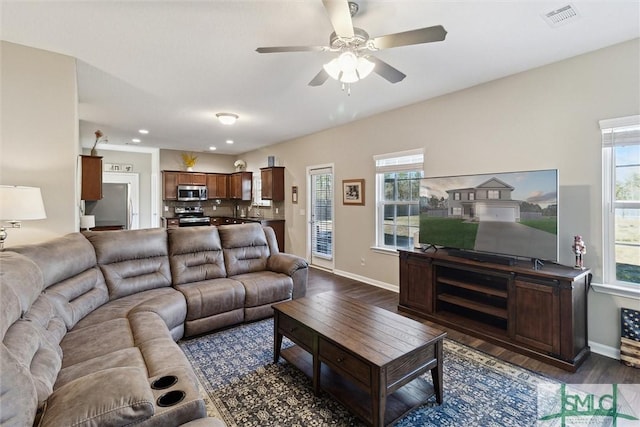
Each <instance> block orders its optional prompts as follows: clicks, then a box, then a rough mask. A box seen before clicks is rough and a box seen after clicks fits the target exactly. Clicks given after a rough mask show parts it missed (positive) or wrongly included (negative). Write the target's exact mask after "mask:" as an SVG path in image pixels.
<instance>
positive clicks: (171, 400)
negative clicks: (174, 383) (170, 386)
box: [156, 390, 187, 407]
mask: <svg viewBox="0 0 640 427" xmlns="http://www.w3.org/2000/svg"><path fill="white" fill-rule="evenodd" d="M186 395H187V394H186V393H185V392H184V391H182V390H171V391H170V392H168V393H165V394H163V395H162V396H160V397H159V398H158V400H157V401H156V403H157V404H158V406H162V407H166V406H173V405H175V404H177V403H179V402H181V401H182V399H184V397H185V396H186Z"/></svg>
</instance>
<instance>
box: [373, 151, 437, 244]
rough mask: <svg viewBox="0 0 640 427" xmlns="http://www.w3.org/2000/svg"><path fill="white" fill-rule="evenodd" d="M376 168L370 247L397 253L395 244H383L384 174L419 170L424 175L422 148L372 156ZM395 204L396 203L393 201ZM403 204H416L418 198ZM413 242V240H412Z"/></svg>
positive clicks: (385, 204)
mask: <svg viewBox="0 0 640 427" xmlns="http://www.w3.org/2000/svg"><path fill="white" fill-rule="evenodd" d="M373 160H374V164H375V168H376V180H375V181H376V193H375V194H376V232H375V245H374V246H373V247H372V249H375V250H378V251H381V252H387V253H393V254H397V249H406V248H399V247H397V246H390V245H385V244H384V208H385V206H387V203H384V202H383V199H384V175H385V174H386V173H394V172H412V171H413V172H420V175H421V177H423V176H424V150H422V149H417V150H407V151H399V152H395V153H387V154H380V155H376V156H373ZM394 204H395V205H397V204H398V203H394ZM403 204H418V205H419V200H416V201H414V202H407V203H403ZM414 243H415V242H414Z"/></svg>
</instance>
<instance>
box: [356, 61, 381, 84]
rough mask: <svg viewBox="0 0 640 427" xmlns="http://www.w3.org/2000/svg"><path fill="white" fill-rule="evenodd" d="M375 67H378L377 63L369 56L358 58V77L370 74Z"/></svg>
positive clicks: (361, 77) (362, 77)
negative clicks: (369, 58) (368, 57)
mask: <svg viewBox="0 0 640 427" xmlns="http://www.w3.org/2000/svg"><path fill="white" fill-rule="evenodd" d="M375 67H376V64H374V63H373V62H371V61H369V60H368V59H367V58H363V57H360V58H358V67H357V68H356V71H357V72H358V77H360V79H364V78H365V77H367V76H368V75H369V74H371V72H372V71H373V69H374V68H375Z"/></svg>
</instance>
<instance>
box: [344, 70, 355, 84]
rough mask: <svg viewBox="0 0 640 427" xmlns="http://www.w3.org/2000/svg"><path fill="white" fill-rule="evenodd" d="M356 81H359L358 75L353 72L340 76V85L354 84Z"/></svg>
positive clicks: (346, 72)
mask: <svg viewBox="0 0 640 427" xmlns="http://www.w3.org/2000/svg"><path fill="white" fill-rule="evenodd" d="M358 80H360V78H359V77H358V73H357V72H356V71H355V70H353V71H345V72H343V73H342V74H341V75H340V81H341V82H342V83H355V82H357V81H358Z"/></svg>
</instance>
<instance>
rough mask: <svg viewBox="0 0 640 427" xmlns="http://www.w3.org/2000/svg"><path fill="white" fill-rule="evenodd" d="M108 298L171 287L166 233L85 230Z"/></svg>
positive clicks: (156, 229) (154, 230) (155, 230)
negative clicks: (93, 249) (103, 279)
mask: <svg viewBox="0 0 640 427" xmlns="http://www.w3.org/2000/svg"><path fill="white" fill-rule="evenodd" d="M83 234H84V235H85V236H86V238H87V239H88V240H89V241H90V242H91V244H92V245H93V247H94V248H95V253H96V258H97V260H98V265H99V266H100V269H101V270H102V274H103V275H104V278H105V281H106V284H107V289H108V290H109V299H110V300H114V299H118V298H121V297H124V296H127V295H131V294H135V293H138V292H142V291H146V290H149V289H156V288H162V287H168V286H171V270H170V268H169V257H168V248H167V232H166V230H164V229H162V228H150V229H144V230H119V231H88V232H84V233H83Z"/></svg>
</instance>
